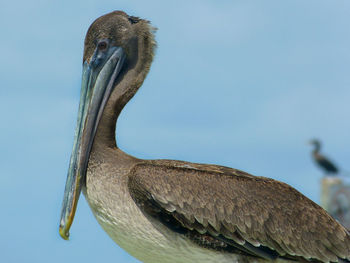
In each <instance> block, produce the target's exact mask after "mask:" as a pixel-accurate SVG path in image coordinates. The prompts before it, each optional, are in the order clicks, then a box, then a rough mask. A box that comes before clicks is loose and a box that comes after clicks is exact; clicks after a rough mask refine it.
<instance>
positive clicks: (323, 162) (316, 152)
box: [310, 139, 339, 175]
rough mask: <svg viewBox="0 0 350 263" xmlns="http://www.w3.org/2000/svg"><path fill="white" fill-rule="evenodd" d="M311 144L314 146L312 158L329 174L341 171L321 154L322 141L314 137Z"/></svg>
mask: <svg viewBox="0 0 350 263" xmlns="http://www.w3.org/2000/svg"><path fill="white" fill-rule="evenodd" d="M310 144H312V145H313V146H314V149H313V150H312V158H313V159H314V161H315V163H316V164H317V165H318V166H319V167H320V168H321V169H322V170H324V171H325V172H326V174H327V175H336V174H337V173H338V172H339V170H338V168H337V167H336V166H335V165H334V164H333V163H332V162H331V161H330V160H329V159H327V158H326V157H325V156H324V155H322V154H320V150H321V142H320V141H319V140H317V139H313V140H311V141H310Z"/></svg>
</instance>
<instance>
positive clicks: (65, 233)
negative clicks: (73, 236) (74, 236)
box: [59, 226, 69, 240]
mask: <svg viewBox="0 0 350 263" xmlns="http://www.w3.org/2000/svg"><path fill="white" fill-rule="evenodd" d="M59 233H60V236H61V237H62V238H63V239H64V240H69V232H68V231H66V230H65V229H64V227H62V226H60V228H59Z"/></svg>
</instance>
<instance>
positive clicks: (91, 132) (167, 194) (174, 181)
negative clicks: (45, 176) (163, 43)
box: [59, 11, 350, 263]
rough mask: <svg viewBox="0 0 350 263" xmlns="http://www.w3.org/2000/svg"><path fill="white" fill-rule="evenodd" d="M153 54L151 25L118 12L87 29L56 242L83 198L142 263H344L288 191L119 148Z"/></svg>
mask: <svg viewBox="0 0 350 263" xmlns="http://www.w3.org/2000/svg"><path fill="white" fill-rule="evenodd" d="M155 47H156V43H155V40H154V28H153V27H152V26H151V24H150V22H148V21H146V20H143V19H140V18H137V17H133V16H128V15H127V14H126V13H124V12H122V11H115V12H112V13H109V14H106V15H104V16H102V17H100V18H98V19H97V20H96V21H94V22H93V24H92V25H91V26H90V28H89V29H88V32H87V35H86V38H85V48H84V57H83V74H82V88H81V98H80V105H79V111H78V121H77V128H76V131H75V139H74V146H73V151H72V155H71V159H70V164H69V169H68V176H67V182H66V188H65V193H64V199H63V205H62V214H61V220H60V226H59V233H60V235H61V236H62V237H63V238H64V239H68V237H69V229H70V227H71V224H72V222H73V218H74V214H75V210H76V207H77V203H78V199H79V195H80V193H81V191H82V192H83V194H84V195H85V198H86V200H87V202H88V203H89V206H90V208H91V210H92V212H93V214H94V216H95V217H96V219H97V221H98V222H99V224H100V225H101V226H102V228H103V229H104V230H105V231H106V232H107V233H108V235H109V236H110V237H111V238H112V239H113V240H114V241H115V242H116V243H117V244H118V245H119V246H120V247H122V248H123V249H124V250H126V251H127V252H128V253H129V254H131V255H132V256H134V257H135V258H137V259H139V260H140V261H142V262H146V263H174V262H175V263H194V262H203V263H209V262H210V263H212V262H220V263H233V262H237V263H238V262H292V261H304V262H305V261H312V262H348V260H349V259H350V235H349V232H348V231H347V230H346V229H345V228H344V227H342V226H341V225H340V224H339V223H338V222H337V221H336V220H334V219H333V218H332V217H331V216H329V215H328V214H327V212H325V211H324V210H323V209H322V208H321V207H319V206H318V205H317V204H315V203H314V202H312V201H311V200H309V199H308V198H306V197H305V196H303V195H302V194H301V193H299V192H298V191H297V190H295V189H294V188H292V187H290V186H289V185H287V184H284V183H282V182H279V181H276V180H273V179H269V178H265V177H256V176H253V175H250V174H248V173H246V172H243V171H240V170H236V169H232V168H229V167H224V166H218V165H208V164H197V163H189V162H183V161H175V160H142V159H138V158H135V157H133V156H130V155H128V154H126V153H124V152H123V151H122V150H121V149H119V148H118V146H117V143H116V139H115V131H116V121H117V119H118V116H119V114H120V112H121V110H122V109H123V107H124V106H125V105H126V103H127V102H128V101H129V100H130V99H131V98H132V97H133V96H134V94H135V93H136V91H137V90H138V88H139V87H140V86H141V85H142V83H143V81H144V79H145V77H146V75H147V73H148V71H149V69H150V66H151V63H152V60H153V56H154V50H155Z"/></svg>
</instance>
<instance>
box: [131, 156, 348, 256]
mask: <svg viewBox="0 0 350 263" xmlns="http://www.w3.org/2000/svg"><path fill="white" fill-rule="evenodd" d="M129 189H130V192H131V194H132V197H133V198H134V200H135V202H136V203H137V204H138V205H140V207H142V204H145V203H147V202H148V203H149V200H151V201H152V202H155V205H156V206H159V210H160V212H159V213H162V212H161V211H162V209H164V213H168V215H167V217H169V218H173V219H171V221H172V222H173V223H176V222H177V224H179V226H181V227H183V228H185V229H188V230H190V231H193V230H195V231H197V232H198V233H200V234H205V233H209V234H210V235H211V236H213V237H215V238H216V239H218V240H221V241H223V242H226V243H228V244H230V245H231V246H234V247H236V248H239V249H240V250H241V251H244V252H247V253H250V254H253V255H256V256H260V257H262V258H265V259H272V258H275V257H276V256H277V255H279V256H286V257H289V258H290V257H303V258H305V259H315V260H319V261H322V262H329V261H332V262H337V261H338V258H347V259H349V258H350V251H349V247H350V238H349V234H348V232H347V230H345V229H344V228H343V227H342V226H341V225H339V224H338V223H337V222H336V221H335V220H334V219H333V218H331V217H330V216H329V215H328V214H327V213H326V212H325V211H324V210H323V209H322V208H320V207H319V206H317V205H316V204H315V203H313V202H312V201H311V200H309V199H307V198H306V197H304V196H303V195H302V194H300V193H299V192H298V191H296V190H295V189H293V188H292V187H290V186H288V185H286V184H283V183H280V182H278V181H274V180H272V179H268V178H262V177H254V176H252V175H249V174H246V173H244V172H241V171H238V170H234V169H230V168H227V167H221V166H213V165H200V164H192V163H184V162H178V161H148V162H147V163H141V164H138V165H136V166H135V168H134V169H133V170H132V172H131V174H130V177H129ZM169 220H170V219H169ZM174 220H175V221H174ZM233 244H234V245H233Z"/></svg>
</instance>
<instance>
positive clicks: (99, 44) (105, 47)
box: [97, 41, 108, 51]
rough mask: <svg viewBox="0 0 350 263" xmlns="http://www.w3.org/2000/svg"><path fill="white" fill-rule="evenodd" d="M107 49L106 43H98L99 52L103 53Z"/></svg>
mask: <svg viewBox="0 0 350 263" xmlns="http://www.w3.org/2000/svg"><path fill="white" fill-rule="evenodd" d="M107 47H108V43H107V41H100V42H99V43H98V44H97V48H98V50H100V51H105V50H106V49H107Z"/></svg>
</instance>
